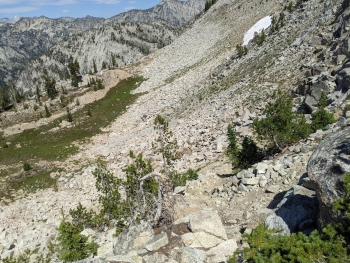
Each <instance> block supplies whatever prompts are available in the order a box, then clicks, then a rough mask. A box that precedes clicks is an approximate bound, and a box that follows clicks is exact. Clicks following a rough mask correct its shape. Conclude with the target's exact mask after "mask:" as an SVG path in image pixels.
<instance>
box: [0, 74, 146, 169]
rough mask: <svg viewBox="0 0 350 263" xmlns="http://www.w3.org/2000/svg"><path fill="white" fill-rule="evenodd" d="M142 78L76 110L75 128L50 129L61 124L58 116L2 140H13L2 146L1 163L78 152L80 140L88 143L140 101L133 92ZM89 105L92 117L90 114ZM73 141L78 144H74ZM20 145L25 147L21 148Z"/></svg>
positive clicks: (126, 82)
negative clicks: (55, 118)
mask: <svg viewBox="0 0 350 263" xmlns="http://www.w3.org/2000/svg"><path fill="white" fill-rule="evenodd" d="M142 80H143V79H142V78H141V77H133V78H129V79H126V80H123V81H121V82H120V83H119V84H118V85H117V86H115V87H113V88H112V89H110V90H109V91H108V93H107V94H106V96H105V97H104V98H103V99H101V100H99V101H96V102H94V103H92V104H90V105H89V106H85V107H84V108H83V109H80V110H79V111H77V112H75V113H74V114H73V113H72V119H73V122H72V125H73V126H74V127H72V128H64V129H59V130H58V131H55V132H49V130H51V129H52V128H55V127H58V126H59V123H60V121H61V120H59V119H58V120H55V121H53V122H52V123H49V124H48V125H44V126H41V127H40V128H38V129H36V130H26V131H24V132H22V133H21V134H18V135H14V136H11V137H8V138H2V139H0V145H5V144H6V142H11V145H10V146H9V147H8V148H1V149H0V164H5V165H11V164H16V163H18V162H20V161H22V162H27V161H29V160H31V163H34V162H35V161H38V160H47V161H53V160H65V159H66V158H67V157H68V156H69V155H72V154H75V153H77V151H78V147H77V146H76V145H77V143H84V142H85V141H86V140H85V139H87V138H90V137H92V136H93V135H96V134H98V133H101V128H103V127H106V126H107V125H109V124H110V123H111V122H112V121H113V120H115V119H116V118H117V117H118V116H119V115H121V114H122V113H123V112H124V111H125V110H126V107H127V106H128V105H130V104H132V103H133V102H134V101H135V100H136V98H137V97H138V96H139V95H134V94H131V93H130V92H131V91H132V90H133V89H135V88H137V86H138V85H139V84H140V83H141V82H142ZM88 107H90V111H91V116H86V112H87V111H88ZM62 119H65V118H62ZM73 142H75V143H74V144H72V143H73ZM18 144H20V145H21V147H19V148H17V147H16V145H18Z"/></svg>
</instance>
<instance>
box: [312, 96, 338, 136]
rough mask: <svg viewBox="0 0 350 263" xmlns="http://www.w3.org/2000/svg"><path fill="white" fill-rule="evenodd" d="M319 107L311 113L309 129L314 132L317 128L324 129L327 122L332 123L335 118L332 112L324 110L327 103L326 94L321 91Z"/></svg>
mask: <svg viewBox="0 0 350 263" xmlns="http://www.w3.org/2000/svg"><path fill="white" fill-rule="evenodd" d="M318 105H319V109H318V110H317V111H315V112H313V114H312V117H313V119H312V123H311V129H312V130H313V131H314V132H315V131H317V130H319V129H324V128H325V127H326V126H327V125H328V124H331V123H334V122H335V118H334V115H333V114H332V113H329V112H327V111H326V109H325V107H326V105H327V97H326V94H324V93H322V95H321V99H320V101H319V103H318Z"/></svg>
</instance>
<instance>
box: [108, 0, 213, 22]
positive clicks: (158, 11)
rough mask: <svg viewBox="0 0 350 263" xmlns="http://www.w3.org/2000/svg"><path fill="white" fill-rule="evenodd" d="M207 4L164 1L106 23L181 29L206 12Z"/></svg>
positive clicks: (121, 15)
mask: <svg viewBox="0 0 350 263" xmlns="http://www.w3.org/2000/svg"><path fill="white" fill-rule="evenodd" d="M205 2H206V0H189V1H180V0H163V1H161V2H160V3H159V4H157V5H156V6H154V7H152V8H150V9H147V10H130V11H128V12H126V13H122V14H119V15H116V16H114V17H111V18H109V19H108V20H107V21H106V23H111V22H113V23H121V22H141V23H152V22H158V23H163V24H165V25H168V26H172V27H181V26H183V25H185V24H187V23H188V22H190V21H191V20H193V19H194V17H195V16H196V15H197V14H199V13H200V12H202V11H203V10H204V5H205Z"/></svg>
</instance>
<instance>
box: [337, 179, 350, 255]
mask: <svg viewBox="0 0 350 263" xmlns="http://www.w3.org/2000/svg"><path fill="white" fill-rule="evenodd" d="M343 187H344V188H345V190H346V194H345V196H344V197H343V198H341V199H339V200H337V201H336V202H335V203H334V205H333V210H334V211H339V212H341V213H343V215H342V222H341V223H338V224H336V225H335V228H336V230H337V231H338V233H340V234H341V235H342V236H343V237H344V238H345V240H346V243H347V244H350V173H345V175H344V183H343ZM348 250H349V247H348ZM349 252H350V251H349Z"/></svg>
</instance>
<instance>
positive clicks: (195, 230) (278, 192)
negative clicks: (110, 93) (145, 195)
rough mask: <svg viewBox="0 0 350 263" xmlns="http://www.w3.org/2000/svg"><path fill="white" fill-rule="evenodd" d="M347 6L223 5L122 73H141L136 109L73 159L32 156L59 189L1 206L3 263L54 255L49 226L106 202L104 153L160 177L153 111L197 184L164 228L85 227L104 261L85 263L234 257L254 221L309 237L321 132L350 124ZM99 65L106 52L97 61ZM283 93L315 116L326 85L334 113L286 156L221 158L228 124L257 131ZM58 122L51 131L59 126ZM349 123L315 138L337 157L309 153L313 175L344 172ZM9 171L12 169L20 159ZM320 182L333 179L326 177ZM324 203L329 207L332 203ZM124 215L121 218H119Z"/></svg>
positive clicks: (336, 1)
mask: <svg viewBox="0 0 350 263" xmlns="http://www.w3.org/2000/svg"><path fill="white" fill-rule="evenodd" d="M348 4H349V1H348V0H345V1H343V0H332V1H331V0H328V1H327V0H326V1H318V0H308V1H301V2H298V3H297V4H296V5H294V3H291V2H289V1H284V2H282V3H281V1H279V0H267V1H262V2H259V1H244V0H237V1H231V0H219V1H217V2H216V3H215V4H214V5H213V6H212V7H211V8H210V9H209V10H208V11H207V12H205V13H204V14H202V15H201V16H200V17H199V18H198V19H197V20H196V21H195V22H194V23H193V24H192V25H191V26H190V27H189V28H187V30H186V31H185V32H184V33H182V34H181V35H180V36H179V37H177V38H176V39H175V40H174V41H173V42H172V43H171V44H169V45H168V46H165V47H164V48H162V49H160V50H158V51H156V52H154V53H153V54H151V55H150V56H148V57H146V58H141V59H140V60H139V61H138V63H136V64H133V65H131V66H128V67H125V68H124V69H125V70H128V71H129V72H130V73H132V74H134V75H141V76H143V77H144V81H143V82H142V83H141V82H138V84H140V86H139V87H138V88H136V89H135V90H133V93H134V94H137V95H139V97H137V98H135V100H134V101H133V102H134V103H133V104H132V105H129V106H127V107H125V112H124V111H120V112H118V114H121V113H122V115H118V118H117V119H116V120H115V121H113V122H112V123H111V124H110V125H109V126H108V127H104V128H103V129H102V131H103V132H101V133H98V134H96V135H95V136H94V137H92V139H91V141H83V142H80V143H79V142H77V141H74V142H72V143H71V145H70V146H66V145H65V146H66V149H72V150H73V148H74V147H79V153H78V154H75V155H74V156H70V157H69V158H67V160H66V161H62V162H61V161H51V160H50V161H47V162H44V161H36V163H35V165H36V166H40V165H42V164H46V165H48V166H50V165H52V166H53V165H55V166H56V167H58V168H59V169H57V170H55V171H54V172H52V173H50V175H49V176H50V178H51V179H53V180H56V181H54V183H56V186H57V187H56V188H55V187H52V188H50V189H43V190H40V191H38V192H37V193H36V194H29V196H28V197H26V196H25V192H21V195H19V194H18V196H20V197H21V199H19V200H16V201H15V202H13V203H10V204H9V205H8V206H6V205H5V204H3V205H2V206H1V210H2V213H1V214H0V219H1V220H2V222H3V225H4V230H3V231H0V237H4V239H5V240H6V243H5V246H4V247H3V248H0V253H2V257H5V256H9V255H11V254H12V253H14V254H19V253H20V251H22V250H23V249H24V248H29V249H32V250H34V251H37V250H39V251H40V252H38V253H39V254H40V253H46V252H48V249H47V248H46V244H47V243H48V242H49V240H53V239H54V238H57V235H58V233H57V230H55V229H56V228H57V226H58V225H59V224H60V222H61V219H62V213H63V212H65V213H66V214H67V213H68V211H69V209H71V208H74V207H76V206H77V205H78V203H79V202H81V203H82V205H83V206H86V207H88V208H92V209H94V211H96V210H99V209H100V205H98V204H97V203H96V200H97V195H98V193H97V190H96V188H95V186H94V183H95V177H94V176H93V171H94V169H95V168H96V165H95V163H96V161H97V160H98V159H100V160H102V161H103V162H104V163H105V164H106V167H107V169H108V170H109V171H110V172H111V173H112V174H113V175H114V176H115V177H118V178H121V179H125V178H126V175H127V174H126V173H127V172H130V171H131V172H133V171H134V170H133V169H130V170H129V171H126V170H125V169H124V168H125V166H126V165H129V164H135V162H133V160H132V158H130V155H129V152H130V150H132V151H134V152H135V154H138V153H143V156H144V157H145V158H149V159H150V160H151V161H152V164H153V168H154V171H155V172H156V173H157V172H159V171H161V170H162V169H163V166H162V164H163V159H162V156H160V155H159V154H157V152H156V151H155V150H154V148H153V146H154V143H153V142H154V141H155V139H156V138H158V135H157V132H156V131H155V130H154V119H155V117H156V116H157V114H161V115H162V116H164V117H165V118H167V119H168V120H169V121H170V123H169V129H170V130H171V131H172V132H173V136H174V141H175V140H176V142H177V144H178V146H179V149H178V152H177V154H178V156H179V159H178V160H177V161H176V163H175V165H174V167H175V170H176V171H178V172H180V173H181V172H184V171H186V170H187V169H189V168H192V169H199V171H198V174H199V177H198V179H197V180H193V181H191V182H187V184H186V186H183V187H179V188H176V189H175V191H174V195H175V197H174V198H175V199H176V202H175V205H174V220H175V226H174V227H173V228H172V229H171V230H168V231H164V230H162V229H152V228H151V227H150V226H149V225H148V224H147V223H146V222H141V223H140V224H137V223H136V224H135V225H133V226H132V227H131V228H130V230H124V231H123V232H122V233H121V234H120V235H119V237H118V238H115V237H114V233H115V232H116V231H118V230H119V229H118V227H119V226H120V225H122V224H123V222H124V221H123V222H120V221H118V222H115V221H113V223H115V227H112V228H111V229H107V227H104V228H103V231H101V229H95V230H92V229H85V230H84V231H83V232H81V233H82V234H83V235H86V236H88V237H89V238H90V240H94V241H96V242H97V243H98V244H99V245H100V248H99V249H98V251H97V257H96V258H90V259H87V260H83V261H79V262H80V263H86V262H94V263H100V262H103V261H104V259H105V258H107V262H140V261H143V262H152V263H154V262H156V263H163V262H173V263H176V262H180V263H193V262H198V263H202V262H205V263H217V262H227V260H228V258H229V257H230V256H231V255H232V254H233V253H234V251H236V250H237V249H238V248H244V247H247V244H246V243H244V242H243V240H242V237H241V232H242V230H243V231H245V233H247V234H249V233H251V231H252V229H253V228H255V227H256V226H257V225H258V224H260V223H264V224H266V225H267V226H270V227H277V228H281V229H282V230H283V233H284V234H290V233H293V232H298V231H303V232H304V233H306V234H309V233H310V232H311V231H312V230H314V229H315V228H316V227H317V220H318V219H317V214H318V212H319V207H318V200H317V198H316V197H315V196H316V194H315V191H314V190H315V185H314V184H313V183H312V182H310V178H309V177H308V176H307V172H308V171H307V169H306V165H307V163H308V161H309V158H310V156H311V155H312V152H313V151H314V149H315V148H316V147H317V146H318V144H319V142H320V140H322V139H323V138H324V137H325V136H328V135H330V134H335V133H336V132H339V131H340V130H341V129H342V128H344V126H346V125H348V123H349V121H350V101H349V99H350V97H349V94H350V91H349V88H350V81H349V80H350V70H349V60H348V58H347V56H348V54H349V51H350V45H349V31H348V23H349V16H348V14H349V12H350V11H349V8H348ZM266 16H272V17H273V21H274V24H273V27H270V28H269V29H268V30H266V31H265V32H264V33H265V35H263V34H262V35H260V37H256V38H255V40H254V41H252V42H250V43H249V44H248V46H247V49H248V50H247V54H244V53H245V52H239V50H237V49H240V46H237V45H239V44H242V42H243V36H244V34H245V32H247V30H249V29H250V28H251V27H252V26H253V25H254V24H255V23H256V22H257V21H259V20H260V19H262V18H264V17H266ZM276 25H278V26H276ZM136 27H137V25H135V24H127V25H125V29H128V30H129V31H130V32H136ZM105 28H106V29H105V32H103V30H101V32H100V33H99V34H100V36H101V38H104V39H107V38H109V37H111V32H112V30H113V27H110V28H109V27H107V26H106V27H105ZM118 30H120V31H122V30H124V29H123V28H122V27H121V28H119V29H118ZM159 31H161V30H159ZM113 32H114V31H113ZM156 32H158V31H157V30H156ZM96 33H98V31H96ZM86 34H87V36H89V37H90V39H91V36H90V35H89V33H86ZM130 35H131V34H130ZM262 36H264V37H262ZM81 37H83V36H81ZM116 38H117V39H118V37H117V34H116ZM88 39H89V38H88ZM130 39H131V38H130ZM78 40H79V38H77V39H76V40H74V41H76V42H77V43H80V44H74V47H76V48H77V50H73V52H75V53H69V54H75V56H76V57H74V58H77V59H78V60H79V56H82V55H83V54H82V53H81V54H79V52H78V51H79V48H80V47H85V48H88V47H89V46H88V44H84V43H82V42H79V41H78ZM72 43H73V42H72ZM116 43H117V41H116ZM91 49H92V48H91ZM91 49H88V50H91ZM57 50H58V47H57ZM106 50H107V47H106ZM62 52H63V51H62ZM86 52H87V51H86ZM92 52H93V51H92ZM110 52H112V51H110ZM103 54H105V53H104V52H103V53H102V52H100V53H98V55H99V56H100V55H103ZM72 56H73V55H72ZM108 57H109V56H106V57H105V59H106V58H108ZM90 59H92V57H91V58H90ZM96 59H97V56H96ZM44 62H45V61H44V60H43V62H42V63H44ZM79 62H80V63H82V64H83V65H85V66H84V71H85V72H87V71H89V70H90V68H91V63H90V64H89V63H85V62H84V61H83V60H81V61H79ZM101 62H102V59H101V60H100V61H99V63H96V64H97V65H98V64H100V63H101ZM84 63H85V64H84ZM38 64H39V61H38V62H37V65H38ZM89 65H90V68H89ZM98 66H99V65H98ZM28 72H29V71H28ZM27 76H29V73H28V75H27ZM277 89H281V90H284V91H287V92H289V93H290V94H291V95H292V97H293V109H292V110H293V111H298V110H299V111H300V112H301V113H303V114H304V117H305V118H306V119H307V121H308V122H310V121H311V120H312V118H313V116H312V114H311V113H312V112H315V111H316V108H317V107H319V104H318V103H319V101H320V97H321V96H322V93H324V95H326V96H327V99H326V104H327V107H325V108H326V111H329V112H332V113H334V114H335V116H336V117H337V118H339V120H338V121H337V123H334V124H329V125H327V126H326V128H325V130H317V131H316V132H314V133H311V134H310V135H309V136H308V137H307V138H305V139H303V140H300V141H298V142H296V143H295V144H294V145H288V147H287V148H286V149H284V151H282V152H280V153H279V154H276V155H270V156H268V158H266V159H265V160H263V161H262V162H259V163H256V164H254V165H253V166H252V167H251V168H248V169H244V170H242V171H241V172H239V173H237V174H236V173H233V171H232V164H231V162H230V161H229V160H228V159H227V157H226V156H225V154H224V153H225V150H226V149H227V147H228V145H229V142H228V138H227V135H226V132H227V126H228V125H229V124H231V125H233V127H234V129H235V132H236V135H237V137H238V141H241V140H242V139H243V138H244V136H246V135H250V136H253V137H254V134H253V129H252V127H251V125H252V123H253V119H255V118H257V117H258V118H260V119H264V118H266V115H265V116H264V113H263V110H264V108H265V106H266V104H267V103H268V102H271V101H272V100H271V94H272V93H273V92H274V91H276V90H277ZM119 102H120V101H119V99H118V100H115V101H114V102H113V104H111V106H109V107H108V108H107V109H108V111H112V110H114V109H115V108H116V106H117V105H119ZM114 103H115V104H114ZM96 104H98V102H96ZM13 114H16V113H13ZM98 117H100V116H98ZM101 117H103V116H101ZM85 119H88V118H87V117H85ZM51 125H52V126H50V128H51V127H52V130H55V129H59V126H61V124H58V123H53V124H51ZM54 125H56V126H55V127H53V126H54ZM74 125H75V123H74V122H73V124H72V127H74ZM77 125H78V123H77ZM348 129H349V128H347V129H344V132H343V133H344V134H346V135H345V136H347V137H346V138H344V135H343V136H341V135H342V134H341V133H340V135H339V134H338V135H339V136H341V139H342V140H338V139H337V143H338V142H339V144H337V145H333V144H332V143H333V141H329V142H328V143H327V144H321V145H320V148H322V145H326V146H327V145H328V144H329V145H333V147H336V149H332V151H331V152H330V151H329V149H326V148H327V147H326V148H324V147H323V148H322V149H319V150H322V151H324V150H326V152H328V153H327V154H329V155H331V154H332V156H329V155H327V154H323V153H322V158H319V157H318V156H319V154H316V155H314V159H315V160H314V161H315V162H316V163H315V164H316V165H315V166H314V168H312V167H311V166H310V165H309V167H310V168H312V169H313V170H314V175H313V176H314V177H319V176H320V174H319V171H320V167H321V165H324V164H325V163H327V162H329V163H331V164H332V166H329V167H331V168H329V169H333V170H332V171H334V173H336V174H337V176H339V178H340V175H342V174H343V173H344V172H345V171H347V172H349V171H350V170H349V165H348V163H349V162H350V161H349V154H348V153H349V138H348ZM68 134H69V132H67V135H68ZM40 135H41V134H40ZM44 135H45V133H43V136H44ZM54 135H55V133H54ZM333 137H336V136H333ZM328 138H332V136H329V137H328ZM343 140H344V141H343ZM25 143H26V142H25ZM340 144H341V145H342V146H339V145H340ZM17 145H18V144H17ZM17 145H16V147H17ZM21 145H24V144H23V143H22V142H21V144H19V146H18V149H20V147H21ZM26 146H28V145H26ZM16 149H17V148H16ZM1 150H2V149H1ZM333 154H334V155H335V154H337V155H340V154H341V156H339V158H338V157H337V156H333ZM26 156H28V155H26ZM33 160H34V157H33ZM35 160H37V159H35ZM311 160H312V159H311ZM317 162H319V163H317ZM311 165H312V164H311ZM3 168H4V170H5V168H6V169H7V170H6V171H10V170H11V168H12V167H11V166H9V165H3ZM133 168H135V167H133ZM312 169H311V170H310V171H311V172H313V170H312ZM327 169H328V168H327ZM321 170H322V169H321ZM315 172H316V173H315ZM161 178H163V177H161ZM336 179H337V180H334V182H335V185H336V182H338V177H337V178H336ZM340 179H341V178H340ZM140 180H141V179H140ZM160 180H162V179H160ZM121 181H122V180H121ZM340 181H341V180H340ZM54 183H53V184H54ZM321 186H322V187H324V186H328V184H326V183H323V182H322V185H321ZM316 190H317V189H316ZM322 191H324V190H322ZM334 191H336V189H334ZM123 193H124V192H123ZM325 200H326V199H325ZM326 201H327V202H325V204H327V206H329V207H328V209H331V205H330V201H328V200H326ZM61 208H62V209H61ZM136 218H137V216H136ZM124 219H125V218H124V215H123V217H122V218H121V220H124ZM135 221H137V219H136V220H135ZM9 232H10V234H9ZM1 250H2V251H1Z"/></svg>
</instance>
